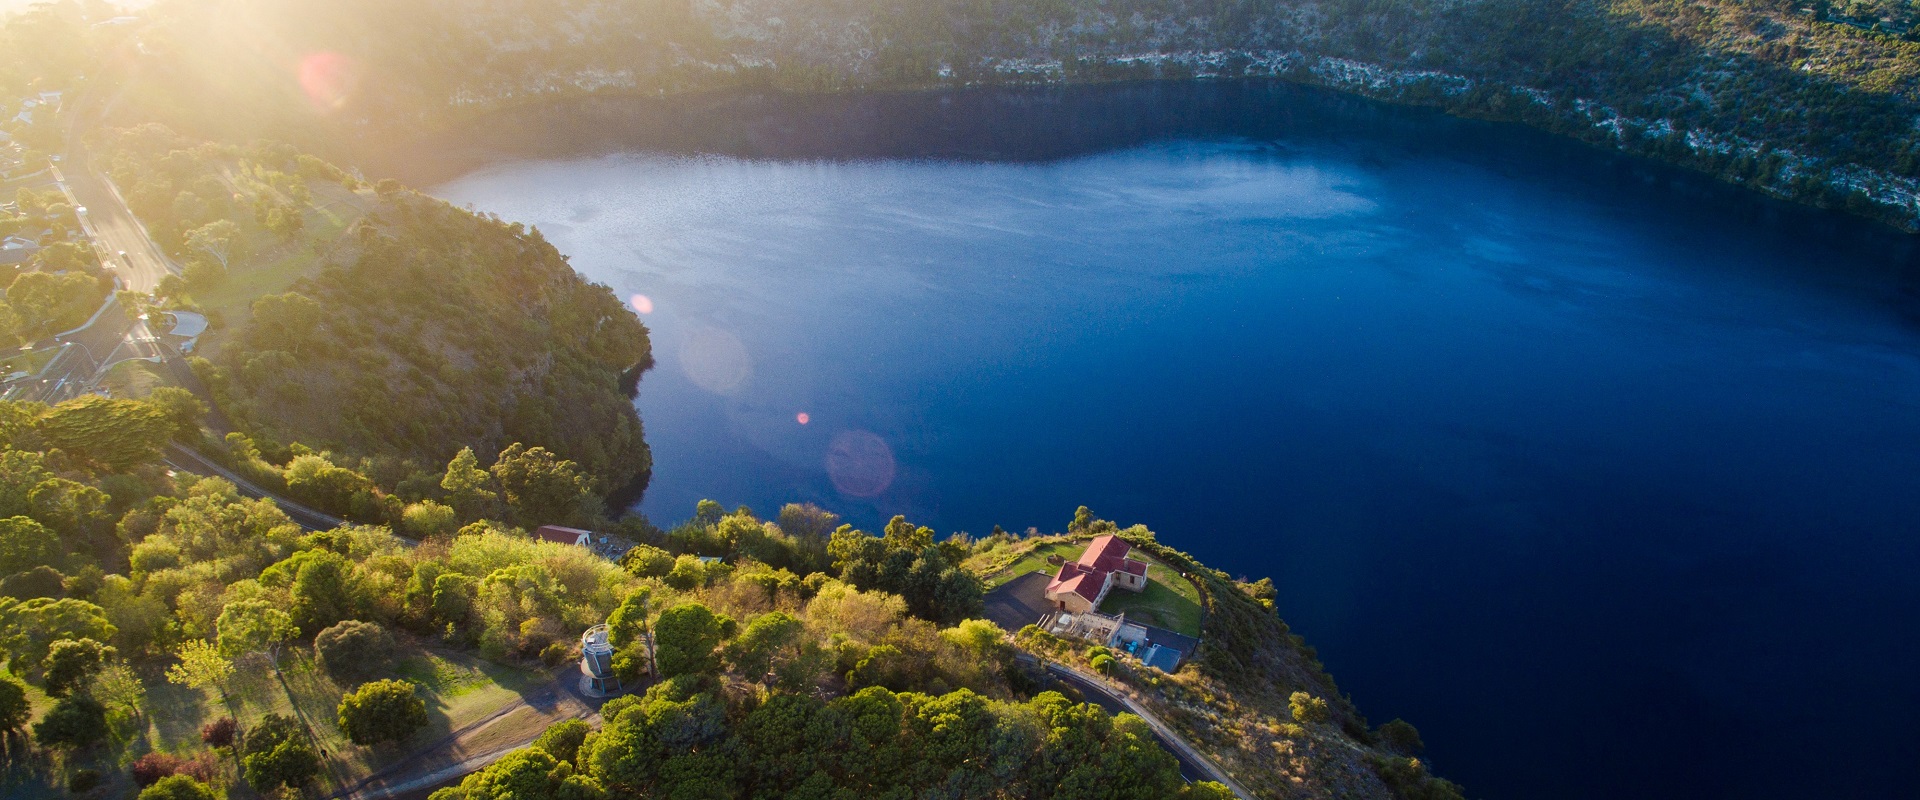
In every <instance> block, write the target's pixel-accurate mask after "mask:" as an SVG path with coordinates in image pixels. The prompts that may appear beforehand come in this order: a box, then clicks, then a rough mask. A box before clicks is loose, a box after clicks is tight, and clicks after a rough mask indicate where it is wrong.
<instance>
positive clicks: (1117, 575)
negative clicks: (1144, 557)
mask: <svg viewBox="0 0 1920 800" xmlns="http://www.w3.org/2000/svg"><path fill="white" fill-rule="evenodd" d="M1132 550H1133V545H1130V544H1127V540H1125V539H1122V538H1120V537H1118V536H1114V535H1112V534H1108V535H1106V536H1099V537H1095V538H1094V540H1093V541H1092V542H1089V543H1088V544H1087V552H1085V553H1082V554H1080V559H1079V560H1078V561H1069V562H1067V563H1065V564H1061V565H1060V572H1059V573H1057V574H1055V575H1054V576H1053V581H1052V582H1051V583H1048V584H1047V590H1046V595H1047V600H1048V601H1050V602H1052V603H1053V604H1054V606H1055V607H1056V608H1059V609H1060V610H1062V611H1073V612H1084V611H1092V610H1094V609H1096V608H1099V607H1100V601H1102V600H1105V599H1107V592H1110V591H1112V590H1113V589H1114V587H1116V586H1117V587H1119V588H1121V589H1125V590H1127V591H1130V592H1140V591H1145V590H1146V588H1147V562H1145V561H1141V560H1139V559H1136V558H1128V557H1127V554H1128V553H1129V552H1132Z"/></svg>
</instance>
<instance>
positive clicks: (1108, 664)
mask: <svg viewBox="0 0 1920 800" xmlns="http://www.w3.org/2000/svg"><path fill="white" fill-rule="evenodd" d="M1088 663H1089V664H1091V665H1092V666H1093V671H1095V672H1098V673H1100V674H1102V675H1112V674H1113V656H1110V655H1107V654H1106V653H1101V654H1099V655H1097V656H1094V657H1093V658H1091V659H1089V660H1088Z"/></svg>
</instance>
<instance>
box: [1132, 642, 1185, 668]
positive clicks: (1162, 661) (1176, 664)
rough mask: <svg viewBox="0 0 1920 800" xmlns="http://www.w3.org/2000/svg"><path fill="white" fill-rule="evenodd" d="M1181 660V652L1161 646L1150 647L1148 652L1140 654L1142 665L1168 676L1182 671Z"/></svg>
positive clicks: (1153, 645)
mask: <svg viewBox="0 0 1920 800" xmlns="http://www.w3.org/2000/svg"><path fill="white" fill-rule="evenodd" d="M1180 659H1181V653H1180V651H1179V650H1176V649H1174V648H1171V647H1165V646H1162V645H1159V644H1152V645H1148V646H1147V651H1146V652H1145V653H1141V654H1140V663H1142V664H1145V665H1147V666H1149V667H1153V668H1154V669H1157V670H1160V671H1161V672H1164V673H1167V674H1168V675H1172V674H1173V673H1174V672H1176V671H1178V670H1179V669H1180Z"/></svg>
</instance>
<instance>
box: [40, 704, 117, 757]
mask: <svg viewBox="0 0 1920 800" xmlns="http://www.w3.org/2000/svg"><path fill="white" fill-rule="evenodd" d="M33 738H34V739H35V740H37V741H39V742H40V744H41V745H43V746H46V747H67V748H72V749H75V750H78V749H82V748H86V747H90V746H92V745H94V744H96V743H98V742H99V741H101V740H102V739H105V738H107V709H106V707H105V706H102V705H100V701H98V700H95V699H93V698H91V697H88V696H86V695H83V694H77V695H72V696H69V697H63V698H61V699H60V702H58V703H54V704H53V708H52V709H49V710H48V711H47V715H46V716H44V717H41V718H40V721H39V722H36V723H34V724H33Z"/></svg>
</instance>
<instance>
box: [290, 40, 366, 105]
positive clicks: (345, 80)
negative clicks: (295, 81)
mask: <svg viewBox="0 0 1920 800" xmlns="http://www.w3.org/2000/svg"><path fill="white" fill-rule="evenodd" d="M359 85H360V67H359V65H358V64H356V63H354V61H353V59H351V58H348V57H346V56H343V55H341V54H339V53H328V52H321V53H314V54H312V55H309V56H307V57H306V58H303V59H300V89H301V90H302V91H304V92H306V93H307V102H309V103H312V104H313V107H314V109H315V110H317V111H320V112H322V113H332V112H335V111H339V110H340V109H342V108H345V107H346V105H347V101H348V100H350V99H352V98H353V92H354V90H355V89H357V88H359Z"/></svg>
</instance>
